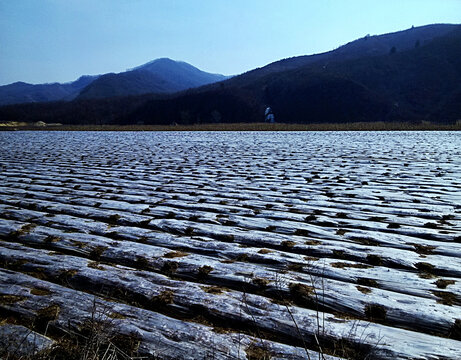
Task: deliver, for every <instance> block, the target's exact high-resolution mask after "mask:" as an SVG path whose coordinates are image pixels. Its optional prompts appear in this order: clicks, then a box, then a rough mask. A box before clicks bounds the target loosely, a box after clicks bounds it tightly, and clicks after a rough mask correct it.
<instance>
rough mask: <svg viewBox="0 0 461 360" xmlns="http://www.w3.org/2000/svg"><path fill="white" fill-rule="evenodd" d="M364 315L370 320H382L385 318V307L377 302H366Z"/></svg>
mask: <svg viewBox="0 0 461 360" xmlns="http://www.w3.org/2000/svg"><path fill="white" fill-rule="evenodd" d="M364 311H365V316H366V317H367V318H368V319H369V320H370V321H375V322H384V321H385V320H386V313H387V311H386V308H385V307H384V306H382V305H378V304H367V305H365V309H364Z"/></svg>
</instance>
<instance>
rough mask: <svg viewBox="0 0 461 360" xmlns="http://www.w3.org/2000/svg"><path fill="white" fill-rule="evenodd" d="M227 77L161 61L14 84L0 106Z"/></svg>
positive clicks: (164, 89)
mask: <svg viewBox="0 0 461 360" xmlns="http://www.w3.org/2000/svg"><path fill="white" fill-rule="evenodd" d="M227 78H228V77H226V76H224V75H219V74H210V73H207V72H204V71H201V70H199V69H197V68H196V67H194V66H192V65H190V64H187V63H185V62H181V61H173V60H171V59H167V58H162V59H157V60H154V61H151V62H148V63H147V64H144V65H141V66H138V67H136V68H134V69H131V70H128V71H125V72H121V73H119V74H114V73H109V74H104V75H100V76H82V77H80V78H79V79H78V80H76V81H74V82H70V83H65V84H61V83H53V84H39V85H32V84H27V83H24V82H16V83H13V84H9V85H4V86H0V105H8V104H18V103H31V102H47V101H59V100H64V101H70V100H74V99H101V98H109V97H116V96H131V95H141V94H147V93H159V94H161V93H174V92H177V91H181V90H185V89H189V88H193V87H197V86H201V85H206V84H211V83H214V82H217V81H221V80H225V79H227Z"/></svg>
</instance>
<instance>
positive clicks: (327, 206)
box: [0, 131, 461, 360]
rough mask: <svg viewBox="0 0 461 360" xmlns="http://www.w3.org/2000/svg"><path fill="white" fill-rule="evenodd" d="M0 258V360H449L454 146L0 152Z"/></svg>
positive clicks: (453, 323) (459, 318)
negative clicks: (8, 359) (29, 358)
mask: <svg viewBox="0 0 461 360" xmlns="http://www.w3.org/2000/svg"><path fill="white" fill-rule="evenodd" d="M0 240H1V241H0V266H1V268H0V314H1V318H0V338H1V339H2V340H1V343H0V348H1V351H2V352H3V354H0V356H5V354H13V355H12V358H14V356H16V357H20V356H23V355H24V356H25V355H30V354H34V353H42V354H48V355H47V356H50V357H53V356H55V357H56V358H59V356H64V355H65V356H66V357H67V358H68V359H71V358H73V357H72V356H74V358H80V357H78V356H79V355H77V354H78V353H79V351H80V350H81V349H83V350H84V351H86V352H87V354H94V357H93V358H97V356H98V355H99V358H101V359H102V358H104V359H109V357H108V354H112V355H111V356H112V357H111V358H110V359H129V358H134V357H136V358H140V357H145V358H157V359H258V360H262V359H312V360H313V359H327V360H333V359H461V136H460V134H459V133H457V132H436V131H434V132H123V133H120V132H65V131H63V132H47V131H43V132H27V131H18V132H0ZM63 354H64V355H63ZM87 358H91V357H90V356H88V357H87Z"/></svg>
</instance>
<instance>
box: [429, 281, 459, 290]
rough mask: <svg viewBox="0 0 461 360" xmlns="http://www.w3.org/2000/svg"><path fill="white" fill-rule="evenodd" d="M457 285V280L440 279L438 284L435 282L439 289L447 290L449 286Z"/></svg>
mask: <svg viewBox="0 0 461 360" xmlns="http://www.w3.org/2000/svg"><path fill="white" fill-rule="evenodd" d="M454 283H455V280H445V279H438V280H437V281H436V282H434V284H435V285H437V287H438V288H439V289H446V288H447V286H448V285H453V284H454Z"/></svg>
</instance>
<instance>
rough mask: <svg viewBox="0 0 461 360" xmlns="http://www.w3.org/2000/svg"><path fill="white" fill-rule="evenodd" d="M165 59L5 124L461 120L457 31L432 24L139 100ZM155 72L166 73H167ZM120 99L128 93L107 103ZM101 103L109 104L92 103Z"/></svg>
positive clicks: (164, 86)
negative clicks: (267, 117) (270, 116)
mask: <svg viewBox="0 0 461 360" xmlns="http://www.w3.org/2000/svg"><path fill="white" fill-rule="evenodd" d="M163 62H165V60H164V59H163V60H162V61H160V63H157V65H155V61H154V62H153V63H148V64H146V65H144V66H143V67H141V68H137V69H133V70H132V71H134V72H135V74H134V75H136V76H134V77H133V76H132V75H133V74H131V72H132V71H129V72H126V73H122V74H118V75H104V76H101V77H99V78H98V79H96V80H94V81H93V82H92V83H90V84H88V85H87V86H86V87H85V88H84V89H82V90H81V92H80V95H79V96H77V98H76V100H74V101H71V102H60V103H43V104H29V105H27V104H24V105H16V106H9V107H2V108H0V120H22V121H38V120H42V121H45V122H56V121H59V122H61V123H67V124H76V123H79V124H82V123H86V124H91V123H96V124H104V123H117V124H171V123H184V124H190V123H203V122H260V121H263V118H264V115H263V114H264V109H265V108H266V106H271V107H272V109H273V110H274V113H275V116H276V121H277V122H295V123H320V122H337V123H340V122H356V121H421V120H430V121H433V122H439V123H440V122H454V121H456V120H458V119H461V26H460V25H447V24H439V25H428V26H423V27H417V28H411V29H408V30H404V31H400V32H396V33H392V34H385V35H379V36H366V37H364V38H361V39H358V40H355V41H353V42H350V43H348V44H346V45H344V46H342V47H340V48H338V49H335V50H332V51H330V52H326V53H322V54H316V55H311V56H300V57H294V58H289V59H284V60H280V61H277V62H274V63H272V64H269V65H267V66H265V67H262V68H258V69H255V70H252V71H249V72H247V73H244V74H242V75H240V76H235V77H233V78H230V79H228V80H225V81H221V82H219V83H212V82H213V81H209V83H211V84H209V85H205V86H201V87H198V88H193V87H194V86H193V84H192V83H189V84H188V85H187V87H188V88H189V90H186V91H182V92H179V93H175V94H172V93H173V92H175V91H178V90H184V89H185V88H182V89H180V88H178V87H176V88H175V86H178V83H179V84H184V80H183V78H181V77H180V76H178V78H179V79H180V80H178V81H174V80H172V79H171V77H170V78H165V77H164V78H163V80H164V82H163V83H162V82H157V81H155V83H156V84H159V85H158V90H157V91H156V92H157V95H141V96H134V95H137V94H140V93H142V92H143V91H144V90H143V89H146V88H147V87H148V86H150V85H149V84H152V83H153V82H154V80H153V78H152V77H151V76H150V75H147V73H146V72H148V71H149V70H148V68H149V67H150V66H154V65H155V66H157V67H160V66H159V64H162V63H163ZM180 64H184V63H180ZM186 65H187V64H184V65H183V66H185V67H187V66H190V65H187V66H186ZM162 66H163V65H162ZM160 68H161V67H160ZM159 72H160V73H161V74H164V73H166V71H165V70H163V69H162V70H159ZM125 77H128V79H126V78H125ZM160 77H161V76H160V75H157V77H156V79H158V78H160ZM151 79H152V81H151ZM208 79H210V78H208ZM219 80H222V77H221V78H219V77H218V78H217V80H216V81H219ZM131 89H140V90H139V91H140V92H133V90H131ZM160 93H163V94H165V93H168V95H159V94H160ZM119 95H130V96H129V97H123V96H122V97H118V98H108V97H110V96H119ZM98 97H105V99H104V100H95V99H92V100H90V99H88V98H98Z"/></svg>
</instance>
